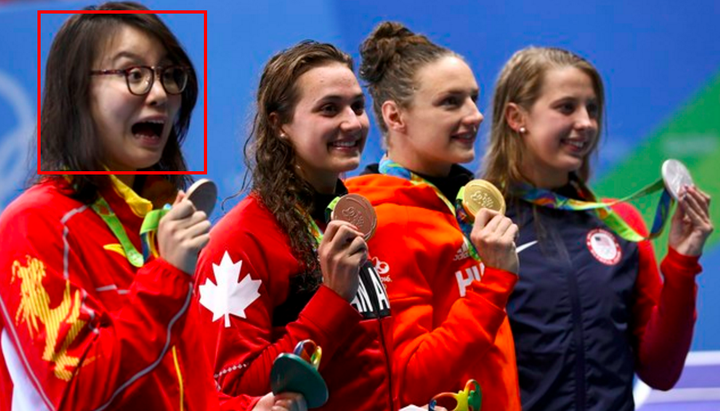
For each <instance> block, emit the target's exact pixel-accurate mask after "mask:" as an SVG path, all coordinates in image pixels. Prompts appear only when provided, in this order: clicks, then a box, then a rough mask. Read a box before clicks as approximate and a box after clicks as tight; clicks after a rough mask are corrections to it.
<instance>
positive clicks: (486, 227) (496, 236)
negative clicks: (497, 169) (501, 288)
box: [455, 179, 519, 273]
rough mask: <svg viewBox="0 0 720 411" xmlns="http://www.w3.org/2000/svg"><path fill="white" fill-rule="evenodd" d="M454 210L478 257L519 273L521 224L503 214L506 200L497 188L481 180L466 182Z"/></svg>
mask: <svg viewBox="0 0 720 411" xmlns="http://www.w3.org/2000/svg"><path fill="white" fill-rule="evenodd" d="M455 211H456V216H457V220H458V224H459V225H460V229H461V230H462V231H463V233H464V234H465V237H466V238H470V239H471V240H472V243H471V244H469V245H468V250H469V251H470V252H471V253H475V254H477V258H476V259H478V260H482V261H483V263H484V264H485V265H486V266H488V267H493V268H499V269H502V270H505V271H509V272H512V273H517V272H518V266H519V262H518V257H517V252H516V251H515V239H516V238H517V235H518V227H517V226H516V225H515V224H513V222H512V220H510V219H509V218H507V217H505V216H504V214H505V199H504V198H503V195H502V193H501V192H500V190H498V189H497V187H495V186H494V185H493V184H492V183H490V182H489V181H485V180H479V179H478V180H473V181H471V182H469V183H467V184H466V185H465V187H463V188H461V189H460V191H459V192H458V195H457V198H456V202H455ZM471 246H472V247H471Z"/></svg>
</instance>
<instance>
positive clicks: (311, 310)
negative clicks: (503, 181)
mask: <svg viewBox="0 0 720 411" xmlns="http://www.w3.org/2000/svg"><path fill="white" fill-rule="evenodd" d="M300 315H301V316H302V317H304V318H306V319H307V320H309V321H310V322H312V323H313V324H315V325H316V326H317V327H318V328H319V329H320V330H322V332H323V333H324V334H325V338H326V339H328V340H329V339H332V340H336V341H337V340H339V339H342V338H343V337H344V336H346V335H347V334H349V333H350V330H352V328H353V327H354V326H355V325H356V324H358V323H359V322H360V320H362V315H360V313H359V312H358V311H357V310H356V309H355V308H353V306H352V305H350V304H349V303H348V302H347V301H345V299H344V298H342V297H340V295H339V294H337V293H336V292H335V291H333V290H331V289H330V288H328V287H327V286H325V285H321V286H320V288H318V290H317V292H316V293H315V295H314V296H313V298H311V299H310V301H309V302H308V304H307V305H306V306H305V308H304V309H303V310H302V312H301V313H300Z"/></svg>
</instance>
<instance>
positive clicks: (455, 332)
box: [346, 174, 520, 410]
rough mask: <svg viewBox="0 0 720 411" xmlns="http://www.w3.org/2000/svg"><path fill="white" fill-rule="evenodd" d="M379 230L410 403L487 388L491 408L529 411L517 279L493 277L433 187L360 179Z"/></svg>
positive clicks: (353, 186)
mask: <svg viewBox="0 0 720 411" xmlns="http://www.w3.org/2000/svg"><path fill="white" fill-rule="evenodd" d="M346 186H347V188H348V190H349V191H350V192H355V193H359V194H362V195H364V196H365V197H367V198H368V199H369V200H370V202H371V203H372V204H373V206H374V207H375V211H376V212H377V217H378V226H377V231H376V232H375V235H374V236H373V238H372V239H371V240H370V242H369V247H370V250H371V251H372V255H373V256H374V257H373V258H374V260H375V264H376V270H377V271H378V272H379V273H380V275H382V276H383V281H384V282H385V285H386V287H387V291H388V294H389V296H390V304H391V307H392V315H393V317H394V319H395V320H394V321H395V326H394V331H393V338H394V344H395V352H394V355H393V359H394V366H395V367H396V371H397V373H398V377H399V380H400V382H401V386H400V388H399V389H400V396H401V403H402V405H407V404H417V405H423V404H427V403H428V401H429V400H430V399H431V398H432V397H433V396H434V395H435V394H438V393H440V392H445V391H451V392H456V391H458V390H461V389H463V388H464V387H465V383H466V382H467V380H468V379H470V378H474V379H475V380H477V381H478V382H479V383H480V386H481V388H482V393H483V409H485V410H519V409H520V397H519V392H518V378H517V368H516V365H515V351H514V346H513V338H512V335H511V332H510V326H509V324H508V320H507V315H506V313H505V303H506V302H507V299H508V295H509V294H510V292H511V291H512V289H513V285H514V284H515V282H516V281H517V276H516V275H514V274H512V273H509V272H506V271H503V270H497V269H491V268H487V269H485V270H484V274H483V268H482V267H481V266H480V264H479V263H478V262H476V261H475V260H474V259H473V258H472V257H470V255H469V254H468V251H467V249H466V248H465V246H464V241H463V235H462V232H461V231H460V228H459V226H458V224H457V222H456V220H455V218H454V216H453V214H452V213H451V212H450V210H449V209H448V207H447V206H446V205H445V203H444V202H443V201H442V200H440V198H439V197H438V196H437V195H436V194H435V191H433V189H432V188H431V187H430V186H428V185H426V184H420V185H414V184H412V183H411V182H409V181H407V180H404V179H401V178H398V177H391V176H385V175H380V174H370V175H365V176H362V177H357V178H352V179H350V180H348V181H347V182H346Z"/></svg>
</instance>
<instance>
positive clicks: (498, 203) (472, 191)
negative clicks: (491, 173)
mask: <svg viewBox="0 0 720 411" xmlns="http://www.w3.org/2000/svg"><path fill="white" fill-rule="evenodd" d="M462 205H463V208H464V209H465V212H466V213H468V215H469V216H471V217H472V218H473V219H474V218H475V215H476V214H477V213H478V211H480V210H481V209H483V208H489V209H491V210H495V211H497V212H499V213H500V214H505V199H504V198H503V195H502V193H501V192H500V190H498V189H497V187H495V186H494V185H493V184H492V183H490V182H489V181H486V180H480V179H478V180H473V181H471V182H469V183H467V184H466V185H465V191H464V193H463V198H462Z"/></svg>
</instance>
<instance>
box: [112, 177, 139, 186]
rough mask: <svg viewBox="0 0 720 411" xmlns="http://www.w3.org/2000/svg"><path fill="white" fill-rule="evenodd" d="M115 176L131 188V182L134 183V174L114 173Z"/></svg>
mask: <svg viewBox="0 0 720 411" xmlns="http://www.w3.org/2000/svg"><path fill="white" fill-rule="evenodd" d="M115 177H117V179H118V180H120V181H122V182H123V184H125V185H126V186H128V187H130V188H133V183H135V174H115Z"/></svg>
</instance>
